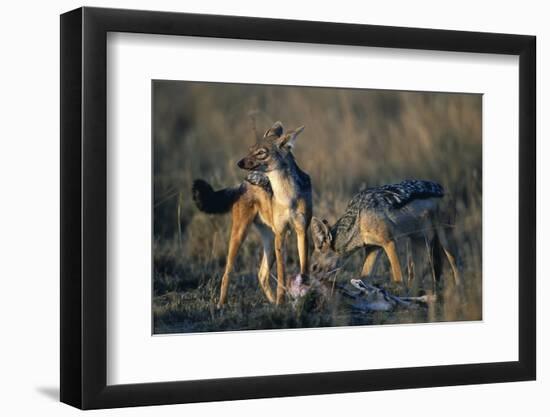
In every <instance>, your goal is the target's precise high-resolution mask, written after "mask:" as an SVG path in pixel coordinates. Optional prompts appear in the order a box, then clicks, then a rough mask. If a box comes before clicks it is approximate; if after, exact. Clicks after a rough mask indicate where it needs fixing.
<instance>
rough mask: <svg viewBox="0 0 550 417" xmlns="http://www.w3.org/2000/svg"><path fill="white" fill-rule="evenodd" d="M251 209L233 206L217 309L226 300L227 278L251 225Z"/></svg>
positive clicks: (252, 216)
mask: <svg viewBox="0 0 550 417" xmlns="http://www.w3.org/2000/svg"><path fill="white" fill-rule="evenodd" d="M255 214H256V213H254V211H253V208H252V207H248V206H245V205H244V204H239V203H238V202H237V203H236V204H235V205H234V206H233V211H232V224H231V237H230V238H229V250H228V252H227V261H226V263H225V271H224V273H223V277H222V283H221V287H220V300H219V301H218V308H220V307H222V306H223V305H224V304H225V301H226V299H227V288H228V286H229V276H230V274H231V271H232V270H233V265H234V264H235V258H236V257H237V253H238V252H239V248H240V247H241V243H242V241H243V240H244V238H245V236H246V232H247V231H248V226H250V223H252V220H253V219H254V217H255Z"/></svg>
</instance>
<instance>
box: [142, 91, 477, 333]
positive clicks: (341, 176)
mask: <svg viewBox="0 0 550 417" xmlns="http://www.w3.org/2000/svg"><path fill="white" fill-rule="evenodd" d="M153 96H154V103H153V125H154V130H153V149H154V276H153V285H154V300H153V314H154V322H155V331H156V332H182V331H209V330H224V329H252V328H254V329H257V328H285V327H311V326H330V325H349V324H370V323H373V324H378V323H388V322H390V323H401V322H424V321H434V320H435V321H442V320H445V321H447V320H477V319H480V318H481V299H482V294H481V282H482V277H481V263H482V259H481V249H482V245H481V237H482V236H481V208H482V206H481V204H482V198H481V195H482V194H481V193H482V189H481V185H482V178H481V175H482V172H481V168H482V152H481V149H482V141H481V96H480V95H471V94H446V93H422V92H398V91H379V90H349V89H346V90H344V89H332V88H296V87H280V86H254V85H236V84H213V83H194V82H171V81H166V82H165V81H156V82H154V85H153ZM251 111H253V112H254V114H255V115H256V116H255V117H256V120H257V125H258V130H260V131H263V130H265V129H267V128H268V127H269V126H270V125H271V123H273V122H274V121H275V120H281V121H282V122H283V124H284V125H285V126H286V127H288V128H294V127H297V126H298V125H302V124H303V125H305V126H306V130H305V132H304V133H303V134H302V135H301V136H300V138H299V139H298V142H297V145H296V150H295V155H296V159H297V161H298V163H299V165H300V167H301V168H302V169H303V170H304V171H306V172H307V173H308V174H309V175H310V176H311V178H312V184H313V189H314V201H313V203H314V214H315V215H316V216H317V217H322V218H326V219H328V220H329V221H330V222H331V223H332V222H334V221H335V220H336V219H337V218H338V217H339V216H340V215H341V214H342V213H343V211H344V209H345V206H346V205H347V202H348V201H349V199H350V198H351V197H352V196H353V195H354V194H355V193H356V192H357V191H359V190H360V189H361V188H363V187H367V186H375V185H381V184H385V183H391V182H397V181H400V180H402V179H405V178H421V179H430V180H434V181H438V182H440V183H441V184H442V185H443V186H444V187H445V189H446V191H447V193H448V194H449V196H450V197H451V199H452V201H453V205H454V206H455V208H456V212H457V218H456V224H455V227H454V228H453V229H452V234H453V237H454V239H455V240H456V241H457V243H458V252H459V253H458V255H459V266H460V269H461V271H462V275H463V276H464V280H465V286H464V295H463V296H462V297H458V296H456V291H454V290H453V287H452V286H451V285H447V284H446V283H447V282H450V281H452V280H451V279H450V273H449V271H448V270H447V269H446V270H445V276H444V280H443V284H442V286H441V289H440V291H441V294H442V297H440V298H441V299H442V301H441V302H440V303H438V304H437V305H436V306H434V309H432V310H433V311H431V312H429V314H428V313H427V312H424V311H420V312H416V313H414V314H413V313H410V312H397V313H392V314H382V315H380V314H375V315H369V316H368V317H363V318H359V319H358V318H357V317H352V315H350V314H349V313H346V312H345V311H344V312H342V311H341V309H339V308H337V306H334V305H333V306H329V307H330V308H325V309H323V310H322V311H314V312H306V313H307V314H306V313H300V314H298V313H297V312H296V311H295V310H293V309H292V308H290V307H289V306H285V307H282V308H275V307H273V306H270V305H268V304H267V303H266V302H265V300H264V297H263V295H262V294H261V292H260V290H259V289H258V285H257V279H256V277H255V274H256V272H257V269H258V265H259V261H260V250H261V246H260V241H259V238H258V236H257V234H256V233H255V232H254V231H251V233H250V234H249V236H248V238H247V239H246V241H245V243H244V244H243V246H242V248H241V251H240V253H239V257H238V262H237V265H236V269H235V273H234V274H233V277H234V278H233V279H232V282H231V284H230V287H229V305H228V307H227V308H226V309H225V311H224V312H223V313H219V312H217V311H215V310H214V309H213V305H214V301H215V299H216V298H217V292H218V287H219V281H220V278H221V275H222V272H223V266H224V262H225V255H226V251H227V243H228V238H229V228H230V216H228V215H225V216H208V215H205V214H202V213H200V212H198V210H197V209H196V208H195V206H194V204H193V201H192V198H191V193H190V190H191V184H192V181H193V180H194V179H196V178H203V179H206V180H207V181H209V182H210V183H211V184H212V185H213V186H214V188H223V187H227V186H234V185H236V184H238V183H239V182H240V181H241V180H242V178H243V177H244V175H245V173H244V172H243V171H242V170H239V169H238V168H237V166H236V162H237V161H238V160H239V159H240V158H241V157H242V156H244V155H245V153H246V151H247V148H248V146H249V145H251V144H252V141H253V135H252V131H251V123H250V118H249V116H248V115H249V113H250V112H251ZM405 261H406V255H404V253H402V263H403V267H405V266H406V265H405ZM360 264H361V257H360V256H359V255H354V256H352V257H351V259H350V260H349V262H347V263H346V268H345V270H343V271H342V272H341V273H339V275H338V277H337V279H338V281H339V282H345V281H346V280H348V279H349V278H351V277H353V276H354V274H355V276H356V275H357V273H358V272H359V271H360ZM287 265H288V266H287V269H288V271H289V273H295V272H296V271H297V269H298V268H297V255H296V250H295V244H294V243H293V241H291V244H290V245H289V250H288V261H287ZM386 272H387V265H385V262H382V265H379V267H378V269H377V274H378V275H381V276H382V277H386V278H387V274H386ZM426 274H427V273H424V275H426ZM428 278H429V277H427V276H422V277H420V278H419V281H420V282H423V281H429V279H428ZM418 290H422V288H419V289H418ZM335 302H336V301H335Z"/></svg>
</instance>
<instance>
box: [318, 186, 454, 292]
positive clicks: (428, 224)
mask: <svg viewBox="0 0 550 417" xmlns="http://www.w3.org/2000/svg"><path fill="white" fill-rule="evenodd" d="M444 194H445V193H444V190H443V187H442V186H441V185H440V184H438V183H436V182H433V181H422V180H405V181H402V182H400V183H398V184H391V185H384V186H380V187H373V188H367V189H365V190H363V191H361V192H359V193H358V194H356V195H355V196H354V197H353V198H352V199H351V200H350V202H349V203H348V206H347V208H346V211H345V213H344V215H343V216H342V217H340V219H338V220H337V221H336V223H335V224H334V226H332V227H331V226H330V225H329V223H328V222H327V221H326V220H319V219H317V218H315V217H314V218H313V219H312V225H311V230H312V236H313V241H314V245H315V248H316V249H317V250H318V251H319V256H320V260H319V262H318V263H316V264H314V265H313V272H316V271H317V270H319V271H320V272H322V271H323V270H325V269H327V268H334V266H335V262H337V261H338V260H339V258H341V256H343V255H346V254H349V253H351V252H353V251H355V250H356V249H359V248H364V249H365V253H366V257H365V261H364V265H363V270H362V272H361V275H362V276H366V277H368V276H369V275H370V274H371V272H372V270H373V268H374V266H375V263H376V260H377V258H378V255H379V254H380V253H381V252H382V251H383V252H385V254H386V256H387V257H388V260H389V262H390V267H391V273H392V278H393V280H394V281H395V282H402V280H403V273H402V270H401V264H400V262H399V257H398V254H397V247H396V243H397V241H398V240H399V239H401V238H407V239H411V240H413V241H414V240H421V241H422V242H423V243H424V242H426V243H427V244H428V248H429V249H430V251H431V253H432V254H433V255H434V262H433V263H434V275H435V277H434V279H435V280H439V276H440V274H441V258H442V254H444V255H445V256H446V258H447V261H448V262H449V264H450V267H451V269H452V273H453V278H454V282H455V284H456V285H459V284H460V276H459V271H458V268H457V264H456V259H455V255H454V253H453V251H452V250H451V249H450V247H449V243H448V240H447V238H446V235H445V233H444V229H445V228H446V227H448V226H449V223H450V216H449V214H448V213H447V210H446V208H445V207H444V205H443V204H442V198H443V196H444ZM410 284H411V283H410V282H409V285H410Z"/></svg>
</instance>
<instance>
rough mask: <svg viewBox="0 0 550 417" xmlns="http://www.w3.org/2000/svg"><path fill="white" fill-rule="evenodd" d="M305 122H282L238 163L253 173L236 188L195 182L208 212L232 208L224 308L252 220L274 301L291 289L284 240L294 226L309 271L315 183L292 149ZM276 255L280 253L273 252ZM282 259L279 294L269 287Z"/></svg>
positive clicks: (261, 275)
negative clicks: (287, 127) (294, 125)
mask: <svg viewBox="0 0 550 417" xmlns="http://www.w3.org/2000/svg"><path fill="white" fill-rule="evenodd" d="M303 129H304V128H303V126H302V127H299V128H298V129H296V130H292V131H288V132H284V131H283V125H282V124H281V123H280V122H276V123H275V124H274V125H273V126H272V127H271V128H270V129H268V130H267V131H266V132H265V134H264V136H263V137H262V138H260V139H259V140H257V143H256V144H254V145H253V146H251V147H250V148H249V153H248V155H247V156H245V157H244V158H243V159H241V160H240V161H239V162H238V164H237V165H238V166H239V168H242V169H245V170H248V171H250V173H249V174H248V175H247V177H246V179H245V181H243V182H242V183H241V184H240V185H239V186H237V187H235V188H226V189H223V190H219V191H214V190H213V189H212V187H211V186H210V185H209V184H208V183H207V182H205V181H203V180H196V181H195V182H194V183H193V199H194V200H195V203H196V205H197V207H198V208H199V210H201V211H203V212H205V213H226V212H228V211H230V210H231V214H232V226H231V237H230V240H229V251H228V254H227V262H226V266H225V271H224V274H223V278H222V282H221V289H220V299H219V301H218V307H221V306H222V305H223V304H224V303H225V300H226V298H227V287H228V285H229V276H230V274H231V270H232V269H233V264H234V262H235V258H236V256H237V252H238V250H239V247H240V245H241V243H242V241H243V240H244V238H245V237H246V234H247V231H248V227H249V226H250V224H251V223H252V222H254V224H255V226H256V227H257V229H258V230H259V232H260V234H261V237H262V243H263V248H264V252H263V258H262V261H261V265H260V270H259V272H258V280H259V282H260V287H261V288H262V290H263V291H264V293H265V295H266V297H267V299H268V300H269V301H270V302H274V301H276V303H277V304H280V303H281V302H282V301H283V297H284V293H285V284H284V278H285V267H284V259H283V254H284V244H285V236H286V232H287V230H288V228H293V229H294V230H295V232H296V237H297V244H298V255H299V257H300V273H301V274H304V275H306V274H307V273H308V270H309V261H308V236H307V234H308V233H307V232H308V227H309V224H310V222H311V213H312V202H311V181H310V179H309V176H308V175H307V174H306V173H305V172H303V171H302V170H301V169H300V168H299V167H298V165H297V163H296V161H295V159H294V156H293V155H292V148H293V146H294V143H295V141H296V138H297V137H298V135H299V134H300V133H301V132H302V131H303ZM273 253H275V257H274V256H273ZM274 260H276V263H277V296H276V299H274V297H273V293H272V291H271V287H270V285H269V277H270V269H271V266H272V264H273V261H274Z"/></svg>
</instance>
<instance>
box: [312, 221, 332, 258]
mask: <svg viewBox="0 0 550 417" xmlns="http://www.w3.org/2000/svg"><path fill="white" fill-rule="evenodd" d="M311 236H312V237H313V243H314V245H315V249H319V250H322V249H325V248H328V247H330V243H331V241H332V235H331V234H330V229H329V226H328V222H327V221H326V220H322V221H321V220H319V219H318V218H317V217H313V218H312V219H311Z"/></svg>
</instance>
